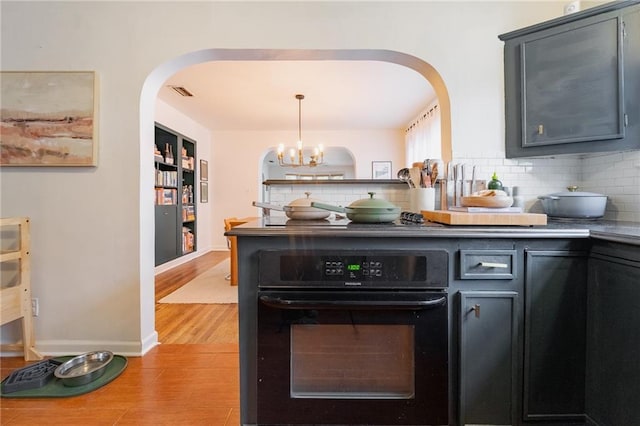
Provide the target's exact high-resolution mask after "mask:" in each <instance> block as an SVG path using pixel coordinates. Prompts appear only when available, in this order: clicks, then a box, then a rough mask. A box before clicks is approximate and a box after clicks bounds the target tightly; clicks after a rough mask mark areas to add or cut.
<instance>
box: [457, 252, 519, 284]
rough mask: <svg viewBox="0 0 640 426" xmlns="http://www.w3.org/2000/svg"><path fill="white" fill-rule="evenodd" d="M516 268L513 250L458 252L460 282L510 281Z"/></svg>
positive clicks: (514, 274) (514, 276)
mask: <svg viewBox="0 0 640 426" xmlns="http://www.w3.org/2000/svg"><path fill="white" fill-rule="evenodd" d="M516 266H517V265H516V251H515V250H460V279H462V280H488V279H493V280H495V279H497V280H512V279H514V278H516V275H517V274H516Z"/></svg>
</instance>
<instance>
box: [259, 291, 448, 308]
mask: <svg viewBox="0 0 640 426" xmlns="http://www.w3.org/2000/svg"><path fill="white" fill-rule="evenodd" d="M260 302H262V303H263V304H264V305H266V306H269V307H271V308H276V309H371V308H380V309H402V310H413V311H417V310H423V309H429V308H435V307H439V306H443V305H445V304H446V303H447V298H446V296H442V297H438V298H436V299H429V300H304V299H284V298H280V297H272V296H264V295H263V296H260Z"/></svg>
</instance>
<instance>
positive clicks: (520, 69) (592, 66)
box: [500, 0, 640, 158]
mask: <svg viewBox="0 0 640 426" xmlns="http://www.w3.org/2000/svg"><path fill="white" fill-rule="evenodd" d="M500 39H501V40H503V41H504V42H505V47H504V66H505V111H506V135H505V142H506V155H507V158H514V157H538V156H548V155H556V154H584V153H592V152H603V151H622V150H629V149H639V148H640V107H639V105H638V104H639V103H640V0H638V1H636V0H633V1H625V2H615V3H608V4H606V5H603V6H599V7H595V8H591V9H587V10H585V11H583V12H579V13H576V14H573V15H569V16H565V17H562V18H558V19H554V20H552V21H547V22H544V23H542V24H538V25H534V26H531V27H527V28H524V29H521V30H518V31H513V32H510V33H507V34H503V35H501V36H500Z"/></svg>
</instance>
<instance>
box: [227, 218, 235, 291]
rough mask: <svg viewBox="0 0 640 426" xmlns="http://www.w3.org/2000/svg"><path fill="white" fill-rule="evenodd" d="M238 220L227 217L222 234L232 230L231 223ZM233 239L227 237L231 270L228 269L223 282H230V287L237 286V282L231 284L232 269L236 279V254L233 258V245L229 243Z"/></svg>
mask: <svg viewBox="0 0 640 426" xmlns="http://www.w3.org/2000/svg"><path fill="white" fill-rule="evenodd" d="M237 220H238V218H237V217H235V216H234V217H227V218H225V219H224V232H227V231H229V230H230V229H231V228H233V225H232V223H233V222H235V221H237ZM232 239H234V240H235V237H227V248H229V250H231V255H230V257H231V268H230V269H229V274H227V276H226V277H224V279H225V280H227V281H231V285H237V280H236V284H233V279H232V278H233V268H234V267H235V268H236V278H237V267H238V265H237V261H238V259H237V253H235V255H236V256H234V249H235V244H232V243H231V240H232Z"/></svg>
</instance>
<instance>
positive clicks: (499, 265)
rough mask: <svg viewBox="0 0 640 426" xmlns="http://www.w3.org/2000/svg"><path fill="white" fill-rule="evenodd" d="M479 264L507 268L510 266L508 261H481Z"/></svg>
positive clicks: (486, 266) (485, 266)
mask: <svg viewBox="0 0 640 426" xmlns="http://www.w3.org/2000/svg"><path fill="white" fill-rule="evenodd" d="M479 265H480V266H482V267H483V268H500V269H507V268H508V267H509V265H508V264H506V263H494V262H480V263H479Z"/></svg>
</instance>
